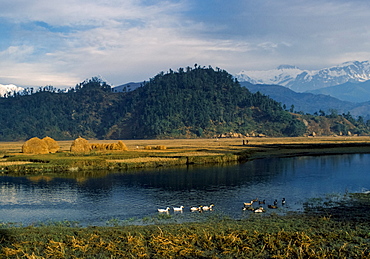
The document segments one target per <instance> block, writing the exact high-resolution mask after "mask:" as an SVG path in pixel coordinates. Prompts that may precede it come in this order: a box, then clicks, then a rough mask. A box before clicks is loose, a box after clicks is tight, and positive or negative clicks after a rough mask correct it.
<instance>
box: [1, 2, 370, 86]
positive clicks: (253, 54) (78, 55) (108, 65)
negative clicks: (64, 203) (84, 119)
mask: <svg viewBox="0 0 370 259" xmlns="http://www.w3.org/2000/svg"><path fill="white" fill-rule="evenodd" d="M0 6H1V9H0V84H15V85H18V86H45V85H53V86H55V87H62V88H63V87H71V86H75V85H76V84H77V83H79V82H82V81H83V80H85V79H86V78H90V77H93V76H98V75H100V76H102V77H103V78H105V79H106V80H107V82H108V83H110V84H112V85H120V84H123V83H127V82H132V81H134V82H138V81H142V80H148V79H149V78H151V77H153V76H155V75H156V74H157V73H159V72H161V71H167V70H168V69H170V68H171V69H174V70H176V69H177V68H179V67H186V66H193V65H194V64H195V63H197V64H200V65H202V66H209V65H211V66H212V67H219V68H222V69H225V70H227V71H228V72H229V73H231V74H235V73H238V72H240V71H241V70H269V69H273V68H275V67H277V66H278V65H280V64H290V65H296V66H298V67H300V68H302V69H320V68H324V67H328V66H332V65H337V64H340V63H342V62H345V61H352V60H359V61H363V60H369V59H370V29H369V28H368V24H369V18H370V1H365V0H352V1H344V0H336V1H334V0H333V1H328V0H320V1H318V0H311V1H303V0H279V1H276V0H253V1H251V0H229V1H224V0H223V1H221V0H213V1H212V0H167V1H161V0H157V1H154V0H142V1H140V0H109V1H108V0H95V1H90V0H64V1H56V0H37V1H36V0H12V1H8V0H0Z"/></svg>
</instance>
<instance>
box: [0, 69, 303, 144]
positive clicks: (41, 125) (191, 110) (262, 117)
mask: <svg viewBox="0 0 370 259" xmlns="http://www.w3.org/2000/svg"><path fill="white" fill-rule="evenodd" d="M0 125H1V127H0V140H1V141H9V140H25V139H28V138H31V137H35V136H37V137H44V136H50V137H52V138H55V139H60V140H61V139H73V138H76V137H78V136H82V137H85V138H99V139H131V138H167V137H173V138H185V137H187V138H188V137H214V136H216V135H218V134H222V133H227V132H234V133H241V134H244V135H246V134H253V133H255V134H265V135H268V136H298V135H302V134H304V133H305V131H306V126H305V125H304V123H303V122H302V121H301V120H299V119H296V117H294V116H293V115H292V114H290V113H289V112H287V111H285V110H283V109H282V107H281V105H280V103H278V102H276V101H274V100H272V99H271V98H269V97H267V96H265V95H262V94H260V93H259V92H257V93H251V92H250V91H249V90H248V89H246V88H244V87H241V86H240V84H239V83H238V82H237V81H236V80H234V79H233V77H232V76H231V75H230V74H229V73H227V72H226V71H224V70H220V69H213V68H211V67H208V68H204V67H203V68H201V67H199V66H196V67H195V68H190V67H187V68H180V69H179V70H178V71H176V72H174V71H172V70H170V71H169V72H167V73H163V72H162V73H159V74H158V75H156V76H155V77H154V78H152V79H150V80H149V81H148V82H145V83H144V84H143V86H142V87H139V88H137V89H136V90H134V91H131V92H124V93H114V92H112V90H111V87H110V86H109V85H107V84H106V83H105V82H102V81H101V80H99V79H97V78H92V79H91V80H87V81H85V82H83V83H81V84H79V85H77V86H76V87H75V88H72V89H70V90H69V91H68V92H66V93H63V92H60V91H56V89H54V88H53V87H45V88H40V89H39V90H38V91H37V92H36V93H27V94H24V95H22V94H17V95H15V96H13V97H8V98H0Z"/></svg>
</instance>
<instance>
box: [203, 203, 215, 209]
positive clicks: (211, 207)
mask: <svg viewBox="0 0 370 259" xmlns="http://www.w3.org/2000/svg"><path fill="white" fill-rule="evenodd" d="M213 206H215V205H213V204H211V205H209V206H202V210H212V209H213Z"/></svg>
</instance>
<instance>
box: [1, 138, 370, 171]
mask: <svg viewBox="0 0 370 259" xmlns="http://www.w3.org/2000/svg"><path fill="white" fill-rule="evenodd" d="M246 140H248V144H246V145H243V143H244V142H246ZM72 142H73V141H72V140H70V141H58V144H59V146H60V147H61V148H60V152H58V153H56V154H45V155H36V154H34V155H32V154H23V153H21V150H22V145H23V143H24V142H0V171H1V172H17V173H19V172H23V173H24V172H36V171H37V172H44V171H53V172H56V171H57V172H69V171H76V170H77V171H85V170H95V169H104V170H106V169H108V170H117V169H118V170H121V169H122V170H127V169H133V168H143V167H148V168H152V167H158V166H178V165H185V164H215V163H229V162H237V161H247V160H251V159H256V158H264V157H271V156H276V157H286V156H305V155H329V154H343V153H370V137H358V136H353V137H296V138H247V139H241V138H220V139H165V140H157V139H153V140H123V143H124V144H125V145H126V146H127V148H128V151H120V150H106V151H91V152H89V153H72V152H70V151H69V150H70V147H71V144H72ZM116 142H117V140H89V143H96V144H103V143H104V144H110V143H116ZM148 147H150V149H148ZM157 147H165V149H159V148H157Z"/></svg>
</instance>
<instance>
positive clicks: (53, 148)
mask: <svg viewBox="0 0 370 259" xmlns="http://www.w3.org/2000/svg"><path fill="white" fill-rule="evenodd" d="M42 140H43V141H45V143H46V144H47V145H48V150H49V153H56V152H58V151H59V149H60V146H59V144H58V142H56V141H55V140H54V139H52V138H50V137H45V138H43V139H42Z"/></svg>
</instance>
